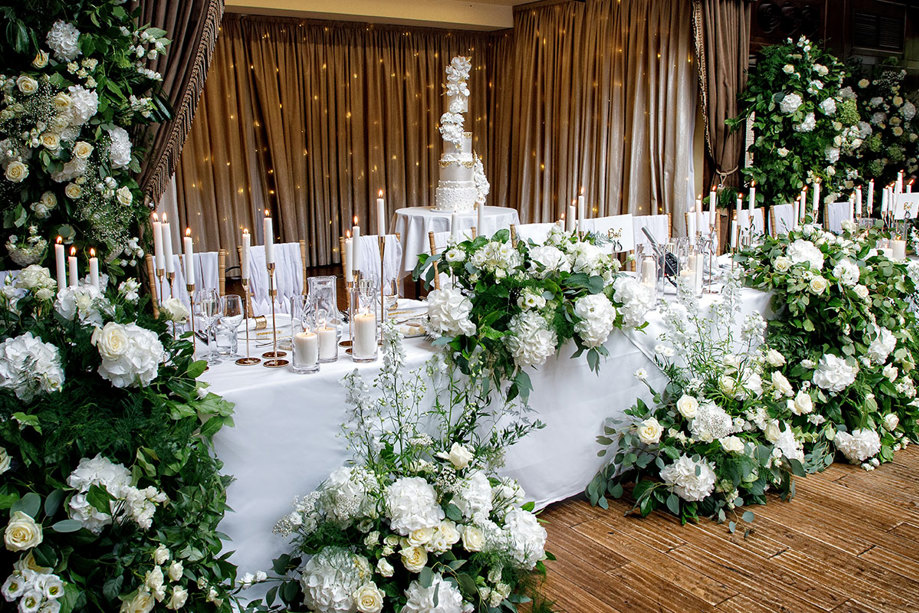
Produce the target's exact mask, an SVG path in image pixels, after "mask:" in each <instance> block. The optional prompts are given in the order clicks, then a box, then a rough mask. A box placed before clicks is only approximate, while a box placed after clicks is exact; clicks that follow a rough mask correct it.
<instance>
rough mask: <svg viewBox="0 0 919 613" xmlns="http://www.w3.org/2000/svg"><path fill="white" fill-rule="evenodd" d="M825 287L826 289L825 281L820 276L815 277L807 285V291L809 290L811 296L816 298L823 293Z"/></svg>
mask: <svg viewBox="0 0 919 613" xmlns="http://www.w3.org/2000/svg"><path fill="white" fill-rule="evenodd" d="M827 287H828V283H827V281H826V279H824V278H823V277H821V276H820V275H817V276H816V277H814V278H813V279H811V280H810V283H808V284H807V289H808V290H810V292H811V293H812V294H816V295H817V296H819V295H821V294H822V293H823V292H825V291H826V288H827Z"/></svg>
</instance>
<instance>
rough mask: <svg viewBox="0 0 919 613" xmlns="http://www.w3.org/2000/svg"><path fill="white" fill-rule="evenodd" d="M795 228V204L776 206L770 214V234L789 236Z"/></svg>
mask: <svg viewBox="0 0 919 613" xmlns="http://www.w3.org/2000/svg"><path fill="white" fill-rule="evenodd" d="M794 227H795V207H794V205H793V204H775V205H773V206H772V209H771V210H770V212H769V232H770V233H771V234H772V236H778V235H779V234H788V233H789V232H790V231H792V230H794Z"/></svg>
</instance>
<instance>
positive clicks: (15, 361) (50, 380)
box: [0, 332, 64, 402]
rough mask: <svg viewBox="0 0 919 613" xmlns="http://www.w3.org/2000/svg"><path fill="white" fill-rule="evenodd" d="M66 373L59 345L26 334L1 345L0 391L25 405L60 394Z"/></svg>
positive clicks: (9, 339)
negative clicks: (11, 392)
mask: <svg viewBox="0 0 919 613" xmlns="http://www.w3.org/2000/svg"><path fill="white" fill-rule="evenodd" d="M63 385H64V369H63V367H62V366H61V356H60V353H59V352H58V348H57V346H56V345H52V344H51V343H46V342H44V341H42V340H41V338H39V337H36V336H33V335H32V333H31V332H26V333H25V334H22V335H20V336H17V337H12V338H7V339H6V340H5V341H3V342H2V343H0V389H4V388H5V389H9V390H12V391H13V393H15V394H16V397H17V398H19V399H20V400H22V401H23V402H30V401H31V400H32V399H33V398H35V397H36V396H37V395H40V394H50V393H53V392H57V391H60V389H61V387H63Z"/></svg>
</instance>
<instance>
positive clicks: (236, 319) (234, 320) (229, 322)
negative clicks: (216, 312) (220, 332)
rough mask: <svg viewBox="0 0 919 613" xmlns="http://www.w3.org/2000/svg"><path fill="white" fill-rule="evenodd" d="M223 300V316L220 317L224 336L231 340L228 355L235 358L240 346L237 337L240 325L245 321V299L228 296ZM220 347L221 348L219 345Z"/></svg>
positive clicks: (232, 295)
mask: <svg viewBox="0 0 919 613" xmlns="http://www.w3.org/2000/svg"><path fill="white" fill-rule="evenodd" d="M220 300H221V310H222V314H221V316H220V325H221V327H223V328H224V334H226V335H227V337H228V338H229V350H228V351H227V354H226V355H231V356H235V355H236V354H237V353H238V352H237V350H236V349H237V347H238V346H239V344H238V342H237V340H236V338H237V337H236V335H237V331H238V330H239V324H241V323H242V321H243V316H244V315H245V312H244V311H243V299H242V298H241V297H240V296H237V295H236V294H227V295H226V296H224V297H223V298H221V299H220ZM218 346H220V345H219V344H218Z"/></svg>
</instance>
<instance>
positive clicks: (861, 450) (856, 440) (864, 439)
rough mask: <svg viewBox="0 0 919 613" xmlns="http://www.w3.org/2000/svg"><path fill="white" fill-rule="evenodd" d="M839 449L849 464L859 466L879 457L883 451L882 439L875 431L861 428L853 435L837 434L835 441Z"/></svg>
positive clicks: (854, 431) (853, 432)
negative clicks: (858, 464) (879, 453)
mask: <svg viewBox="0 0 919 613" xmlns="http://www.w3.org/2000/svg"><path fill="white" fill-rule="evenodd" d="M834 443H835V444H836V449H838V450H839V451H840V452H842V454H843V455H844V456H846V459H847V460H849V462H851V463H853V464H857V463H859V462H864V461H865V460H867V459H868V458H872V457H874V456H876V455H877V453H878V452H879V451H880V450H881V437H880V436H878V433H877V432H875V431H874V430H869V429H867V428H860V429H857V430H853V431H852V433H851V434H850V433H848V432H837V433H836V438H835V439H834Z"/></svg>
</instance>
